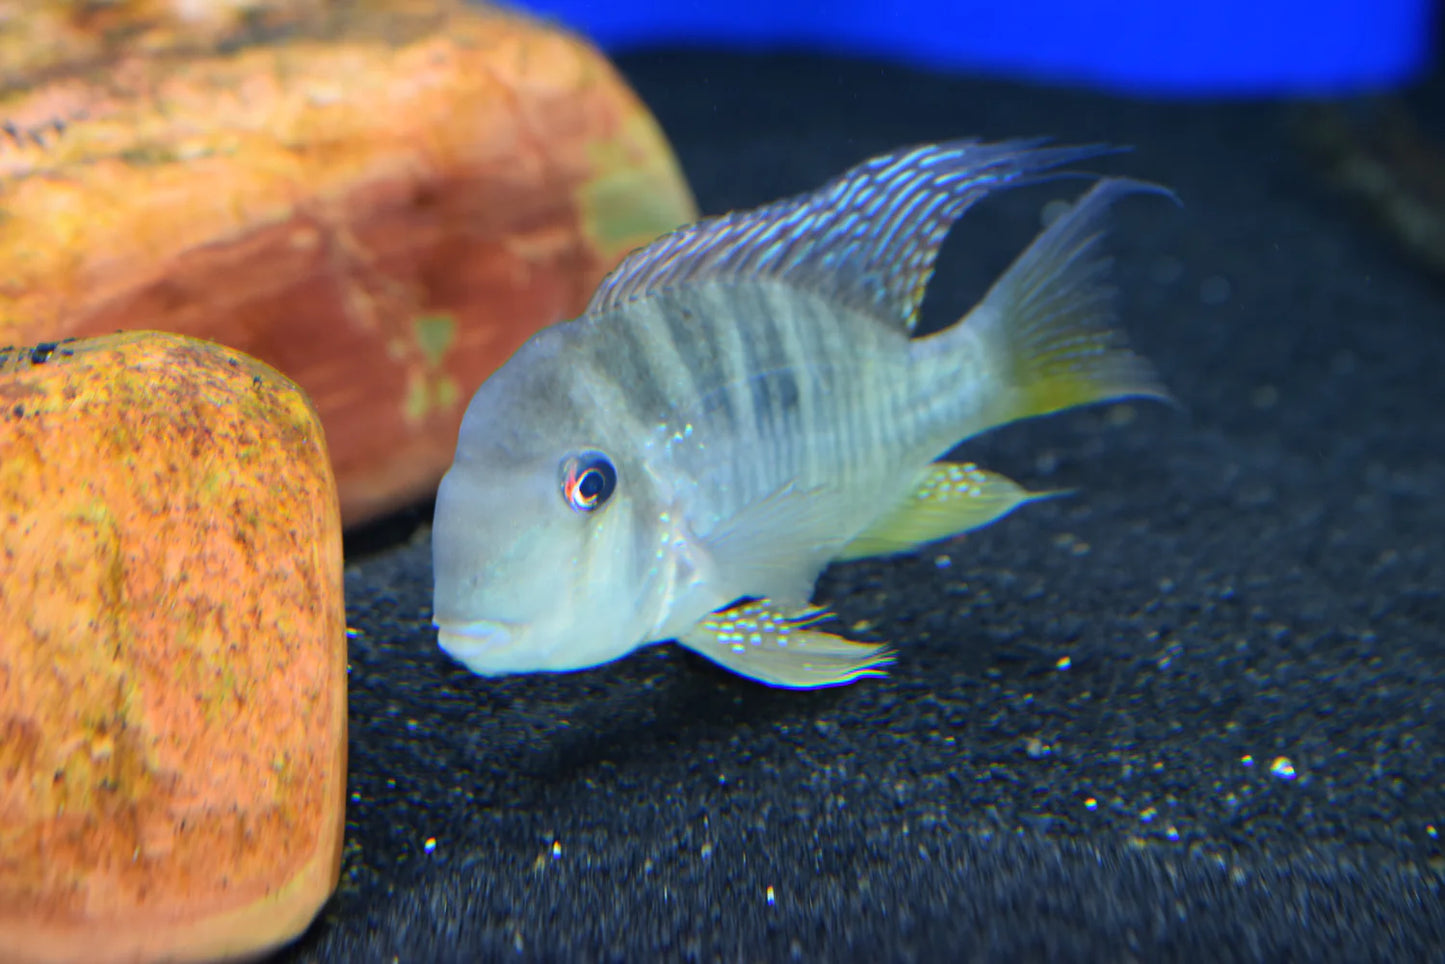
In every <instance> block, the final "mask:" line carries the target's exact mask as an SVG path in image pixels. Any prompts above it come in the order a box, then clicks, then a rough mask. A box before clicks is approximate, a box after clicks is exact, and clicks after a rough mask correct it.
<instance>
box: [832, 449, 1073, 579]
mask: <svg viewBox="0 0 1445 964" xmlns="http://www.w3.org/2000/svg"><path fill="white" fill-rule="evenodd" d="M1066 494H1067V490H1063V489H1059V490H1053V491H1048V492H1030V491H1029V490H1027V489H1025V488H1024V487H1023V486H1021V485H1019V484H1018V483H1017V482H1015V481H1014V480H1013V479H1010V478H1008V477H1007V476H1004V475H1000V474H999V473H997V472H990V471H988V470H987V469H981V468H979V467H978V466H977V465H974V464H972V463H957V462H938V463H935V464H934V465H933V466H931V467H930V469H929V471H928V473H927V474H926V475H925V476H924V477H923V479H922V481H921V482H919V484H918V485H917V486H915V487H914V489H913V491H912V492H910V493H909V494H908V496H907V498H905V499H904V500H903V502H902V503H901V504H900V505H898V506H896V507H895V508H894V509H892V510H891V511H889V512H886V513H884V514H883V515H882V516H881V517H880V518H879V519H878V520H877V521H876V522H874V523H873V525H871V526H869V527H868V528H867V529H866V530H864V531H863V532H862V533H861V534H860V535H858V536H857V537H856V538H854V539H853V541H852V542H850V543H848V545H847V546H846V547H844V549H843V552H842V554H841V555H839V556H838V558H839V559H840V560H846V559H864V558H867V557H869V556H885V555H890V554H892V553H896V552H907V551H908V550H910V549H916V548H917V547H919V546H922V545H926V544H927V543H930V542H936V541H938V540H939V539H947V538H949V537H950V536H956V535H961V534H962V533H965V532H968V531H969V530H971V529H979V528H982V527H983V526H986V525H988V524H989V523H991V522H996V521H998V520H999V519H1001V518H1003V517H1004V516H1006V515H1008V514H1009V513H1010V512H1012V511H1013V510H1014V509H1017V508H1018V507H1019V506H1021V505H1024V504H1025V503H1028V502H1035V501H1037V500H1039V499H1047V498H1053V497H1055V496H1059V495H1066Z"/></svg>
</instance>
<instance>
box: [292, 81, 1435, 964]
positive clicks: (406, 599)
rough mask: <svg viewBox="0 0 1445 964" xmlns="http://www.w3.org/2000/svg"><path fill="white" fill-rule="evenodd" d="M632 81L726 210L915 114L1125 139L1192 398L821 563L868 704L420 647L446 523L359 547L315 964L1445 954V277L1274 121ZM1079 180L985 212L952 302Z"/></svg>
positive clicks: (822, 174) (679, 654)
mask: <svg viewBox="0 0 1445 964" xmlns="http://www.w3.org/2000/svg"><path fill="white" fill-rule="evenodd" d="M621 64H622V67H623V69H624V70H625V71H626V72H627V74H628V75H629V77H630V78H631V80H632V81H633V82H634V83H635V84H636V86H637V88H638V89H639V91H640V93H641V94H642V95H643V97H644V98H645V99H646V100H647V101H648V102H649V103H650V104H651V105H652V107H653V108H654V109H655V110H656V112H657V114H658V116H659V118H660V119H661V121H662V123H663V125H664V127H665V128H666V130H667V132H668V134H669V135H670V136H671V138H672V140H673V142H674V144H675V146H676V148H677V150H678V152H679V154H680V156H681V158H682V161H683V163H684V166H685V168H686V170H687V173H688V175H689V177H690V178H691V180H692V183H693V185H694V187H695V189H696V191H697V194H698V197H699V201H700V203H701V205H702V207H703V209H704V210H705V211H708V212H716V211H719V210H722V209H725V208H728V207H735V206H750V205H752V204H755V203H758V202H762V201H766V200H771V199H773V198H775V197H778V196H781V195H784V194H788V193H792V192H794V191H797V190H801V189H805V188H809V187H813V186H815V185H816V184H818V183H820V182H821V181H823V180H824V179H826V178H827V177H829V176H831V175H833V174H835V173H837V172H839V171H840V170H842V169H843V168H845V167H847V166H848V165H850V164H852V163H853V162H855V161H858V160H860V159H862V158H863V157H865V156H868V155H870V154H873V153H876V152H878V151H882V150H885V149H889V148H892V147H896V146H899V145H902V144H906V143H911V142H917V141H923V140H935V139H945V138H951V137H958V136H966V135H982V136H986V137H990V138H999V137H1011V136H1021V135H1033V134H1047V135H1051V136H1053V137H1055V138H1057V139H1059V140H1062V141H1068V142H1076V141H1096V140H1107V141H1112V142H1117V143H1125V144H1133V145H1136V147H1137V150H1136V151H1135V152H1134V153H1133V154H1129V155H1124V156H1121V157H1117V158H1110V159H1106V160H1105V161H1103V162H1101V163H1100V164H1099V165H1098V169H1100V170H1107V171H1109V172H1117V173H1128V174H1131V175H1135V176H1140V177H1145V178H1148V179H1152V180H1158V181H1162V182H1165V183H1167V184H1169V185H1171V186H1172V187H1174V188H1176V189H1177V190H1178V191H1179V193H1180V195H1181V197H1182V199H1183V200H1184V202H1185V207H1184V208H1183V209H1182V210H1180V209H1176V208H1173V207H1172V206H1170V205H1169V204H1167V203H1165V202H1161V201H1158V200H1157V199H1153V200H1151V199H1148V198H1140V199H1134V200H1130V201H1127V202H1125V203H1124V204H1123V205H1122V206H1121V208H1120V211H1119V217H1118V218H1117V224H1118V231H1117V235H1116V242H1117V244H1116V249H1117V251H1118V253H1119V255H1120V257H1119V263H1118V268H1117V276H1118V280H1119V282H1120V286H1121V289H1122V307H1123V311H1124V317H1125V321H1126V324H1127V327H1128V328H1129V330H1130V332H1131V333H1132V335H1133V337H1134V341H1135V343H1136V345H1137V346H1139V347H1140V349H1141V350H1142V351H1143V352H1144V353H1146V354H1147V355H1149V356H1150V357H1151V358H1153V359H1154V360H1155V361H1156V362H1157V363H1158V365H1159V367H1160V368H1161V369H1162V371H1163V373H1164V376H1165V378H1166V380H1167V382H1168V384H1169V385H1170V386H1171V387H1172V388H1173V389H1174V391H1175V392H1176V393H1177V394H1178V396H1179V398H1180V399H1181V401H1182V402H1183V404H1184V407H1185V412H1184V413H1183V414H1180V413H1178V412H1172V411H1170V410H1168V409H1166V408H1163V407H1162V406H1145V405H1139V406H1132V407H1119V408H1101V409H1097V410H1092V411H1087V412H1081V413H1074V414H1070V415H1067V416H1064V417H1058V418H1055V419H1052V420H1049V421H1043V422H1035V423H1029V424H1026V425H1020V426H1016V427H1011V428H1009V429H1006V430H1004V431H1001V432H999V433H997V434H996V435H994V436H992V437H989V438H986V439H979V440H976V441H974V442H971V443H969V444H968V445H967V446H965V447H964V449H962V450H961V454H964V455H966V456H967V457H969V458H973V459H977V460H978V461H980V462H982V463H983V464H985V465H987V466H989V467H992V468H997V469H1000V470H1003V471H1007V472H1009V473H1011V474H1014V475H1015V476H1016V477H1018V478H1020V479H1021V480H1023V481H1025V482H1026V483H1029V484H1032V485H1034V486H1059V485H1062V486H1071V487H1076V488H1077V489H1078V490H1079V491H1078V494H1077V495H1075V496H1074V497H1072V498H1070V499H1067V500H1060V501H1055V502H1050V503H1043V504H1037V505H1034V506H1030V507H1028V508H1026V509H1025V510H1023V511H1022V512H1020V513H1018V514H1016V515H1014V516H1012V517H1010V518H1009V519H1006V520H1004V521H1003V522H1002V523H1000V524H999V525H996V526H994V527H993V528H991V529H988V530H986V531H984V532H982V533H979V534H977V535H975V536H971V537H969V538H967V539H966V540H962V541H959V542H957V543H953V544H950V545H948V546H946V547H942V548H939V549H937V550H934V551H929V552H927V553H924V554H923V555H921V556H919V557H917V558H906V559H901V560H894V561H890V562H865V563H855V564H849V565H846V566H837V567H834V568H833V569H832V570H830V571H829V572H828V573H827V574H826V575H825V577H824V578H823V580H822V582H821V583H820V585H819V592H818V598H819V600H820V601H824V602H826V603H827V604H828V605H830V606H831V607H833V608H834V609H835V610H836V611H838V612H839V613H840V614H841V616H842V618H843V620H844V621H845V623H846V624H847V625H849V626H855V625H858V624H863V628H862V630H861V631H862V634H863V635H865V636H866V635H868V634H869V633H871V634H872V638H884V639H889V640H891V641H893V642H895V643H896V644H897V645H898V647H899V649H900V650H901V659H900V661H899V662H898V664H897V665H896V667H895V668H894V669H893V671H892V673H891V675H890V676H889V677H888V678H887V679H884V680H870V681H864V682H862V683H859V684H856V685H853V686H851V687H846V688H841V689H837V690H831V691H825V692H820V693H808V694H798V693H789V692H781V691H775V690H769V689H767V688H765V687H761V686H758V685H756V684H753V683H750V682H748V681H746V680H743V679H739V678H735V677H732V676H729V675H727V674H726V673H724V672H723V671H721V670H718V669H716V668H714V667H713V666H711V665H710V664H708V663H706V662H705V661H703V660H702V659H699V658H696V657H694V656H692V655H690V654H687V653H684V652H683V651H680V650H678V649H675V648H671V647H662V648H657V649H652V650H648V651H644V652H642V653H639V654H636V655H634V656H632V657H630V658H628V659H626V660H623V661H621V662H619V663H616V664H613V665H611V666H608V667H604V668H602V669H598V670H595V671H592V672H586V673H579V674H571V675H565V676H550V677H549V676H537V677H522V678H512V679H506V680H500V681H489V680H485V679H480V678H476V677H473V676H470V675H468V674H467V673H466V672H465V671H463V670H462V669H460V668H458V667H456V666H454V665H453V664H451V663H450V662H449V661H448V660H447V659H446V658H445V657H444V656H443V654H441V653H440V652H439V651H438V650H437V648H436V645H435V638H434V635H433V633H432V632H431V631H430V630H429V625H428V624H429V615H430V609H429V606H430V591H431V572H430V557H429V546H428V541H427V539H428V536H427V532H426V530H425V527H423V528H422V529H420V530H418V532H417V534H416V537H415V538H414V539H413V540H412V541H411V542H410V543H408V544H405V545H402V546H399V547H393V548H391V549H388V550H386V551H384V552H379V553H373V554H370V555H368V556H366V557H365V558H362V559H360V560H359V561H357V562H356V563H355V564H354V565H353V566H352V568H351V570H350V572H349V574H348V581H347V592H348V598H349V603H348V608H349V614H350V620H351V625H352V626H353V627H355V629H357V630H358V631H359V634H358V635H357V636H356V638H355V639H354V641H353V644H352V647H353V648H352V661H351V669H352V672H351V716H352V731H351V778H350V794H351V796H350V802H349V808H350V809H349V824H348V838H349V842H348V850H347V856H346V863H345V867H344V870H343V879H342V890H341V893H340V894H339V895H338V897H337V899H336V900H335V901H334V902H333V904H332V905H331V907H329V908H328V911H327V913H326V915H325V917H324V919H323V920H322V921H321V922H319V923H318V925H317V926H316V927H315V928H313V930H312V932H311V933H310V934H309V935H308V936H307V938H306V939H305V940H304V941H303V942H302V943H301V944H300V945H299V946H298V947H297V948H296V949H294V950H293V951H292V952H289V953H288V954H287V955H286V956H285V959H287V960H294V961H321V960H325V961H345V962H370V961H377V962H383V961H392V960H400V961H403V962H445V961H471V960H490V959H502V958H505V959H508V960H512V959H534V958H535V959H546V960H568V961H570V960H578V961H585V960H625V961H650V960H708V961H711V960H726V961H734V960H736V961H760V960H790V959H792V960H805V961H844V960H857V961H888V960H947V961H955V960H959V961H962V960H969V961H972V960H988V961H993V960H997V961H1019V960H1044V959H1049V960H1065V961H1075V960H1077V961H1135V960H1138V961H1170V960H1191V961H1193V960H1198V961H1232V960H1242V961H1245V960H1247V961H1256V960H1271V961H1276V960H1278V961H1292V960H1338V961H1349V962H1361V961H1369V960H1381V961H1385V960H1389V961H1410V960H1442V959H1445V951H1442V950H1441V948H1442V946H1445V903H1442V899H1445V856H1442V843H1441V841H1440V839H1438V837H1437V833H1445V734H1442V715H1445V697H1442V695H1441V682H1442V677H1445V638H1442V632H1445V601H1442V594H1441V588H1442V587H1445V499H1442V494H1445V381H1442V378H1441V370H1442V359H1445V290H1442V288H1441V287H1440V286H1439V285H1438V284H1435V283H1432V282H1431V281H1430V280H1429V279H1428V278H1427V277H1425V276H1424V275H1422V274H1419V273H1417V272H1416V270H1415V269H1414V268H1412V267H1411V266H1410V265H1408V264H1407V263H1405V262H1404V261H1402V260H1401V259H1400V258H1399V257H1398V256H1397V254H1396V252H1395V251H1394V249H1393V248H1391V246H1390V245H1389V244H1387V243H1385V242H1383V241H1381V240H1379V239H1377V238H1376V237H1375V236H1374V235H1373V234H1372V233H1371V232H1370V231H1369V230H1368V229H1367V228H1365V227H1362V223H1361V222H1360V221H1358V220H1356V218H1354V217H1353V216H1352V215H1351V213H1350V211H1349V209H1348V207H1347V206H1345V205H1342V204H1340V203H1339V202H1337V201H1336V200H1335V199H1334V198H1332V197H1331V196H1330V195H1329V194H1327V193H1325V192H1324V191H1322V190H1321V189H1320V188H1319V187H1318V186H1317V185H1318V181H1317V179H1316V177H1315V172H1314V171H1313V170H1312V169H1311V167H1310V166H1309V162H1308V161H1307V159H1306V158H1305V156H1304V155H1302V154H1301V153H1300V152H1299V151H1298V150H1297V148H1296V146H1295V143H1294V141H1293V140H1292V139H1291V137H1290V135H1289V133H1288V129H1287V126H1286V120H1287V117H1288V112H1287V110H1286V109H1285V108H1283V107H1281V106H1279V105H1271V104H1260V105H1252V106H1245V107H1240V106H1228V107H1224V106H1200V105H1190V106H1183V105H1177V104H1144V103H1138V102H1130V101H1120V100H1114V99H1109V98H1105V97H1100V96H1096V95H1092V94H1087V93H1080V92H1070V91H1056V90H1037V89H1031V88H1026V87H1020V86H1009V85H1000V84H987V83H978V82H974V81H968V80H960V79H953V78H946V77H940V76H935V75H930V74H921V73H913V72H909V71H906V70H901V69H897V68H894V67H887V66H881V65H879V64H875V63H865V62H857V61H848V60H830V59H821V58H816V59H813V58H803V57H782V56H779V57H758V56H740V55H739V56H733V55H712V54H708V55H703V54H682V53H675V54H668V55H649V56H634V57H629V58H624V59H623V60H622V61H621ZM1079 189H1080V185H1078V184H1069V183H1067V182H1066V183H1063V184H1061V185H1055V186H1052V187H1048V188H1039V189H1028V190H1021V191H1017V192H1014V193H1011V194H1008V195H1006V196H1001V197H999V198H997V199H991V200H990V201H988V202H986V203H985V204H984V205H982V206H980V207H979V208H978V209H976V211H975V212H974V213H973V214H971V215H970V216H969V218H968V220H967V221H966V222H965V223H964V224H963V225H961V226H960V228H959V229H958V230H956V232H955V235H954V237H953V238H951V239H950V242H949V244H948V245H947V246H946V248H945V252H944V258H943V261H942V263H941V266H940V270H939V273H938V275H937V277H936V278H935V280H934V284H933V288H932V289H931V293H930V297H929V304H928V316H927V317H928V320H929V322H930V323H931V324H932V325H938V324H941V323H943V322H945V321H946V320H948V319H951V318H952V317H954V316H955V315H957V314H958V313H960V312H962V311H963V310H964V309H966V308H967V307H968V305H969V304H970V303H971V302H972V300H973V299H974V298H975V297H977V296H978V295H979V294H980V293H981V292H982V290H983V289H984V287H985V286H986V285H987V283H988V282H989V281H990V280H991V279H992V278H993V277H994V276H995V275H996V274H997V273H998V272H999V271H1000V270H1001V269H1003V268H1004V267H1005V265H1006V264H1007V263H1008V261H1009V260H1010V259H1011V258H1012V257H1013V255H1014V254H1015V253H1016V252H1017V251H1018V250H1019V249H1021V248H1022V246H1023V245H1024V244H1025V243H1026V242H1027V240H1028V239H1029V237H1030V236H1031V235H1032V234H1033V233H1034V231H1035V230H1036V229H1037V227H1038V225H1039V211H1040V206H1041V204H1042V203H1043V202H1044V201H1045V200H1047V199H1048V198H1050V197H1054V196H1059V195H1061V194H1065V195H1067V194H1068V193H1070V192H1074V191H1077V190H1079ZM870 627H871V628H870ZM1285 761H1288V764H1289V767H1292V771H1291V770H1289V769H1288V768H1287V767H1286V763H1285Z"/></svg>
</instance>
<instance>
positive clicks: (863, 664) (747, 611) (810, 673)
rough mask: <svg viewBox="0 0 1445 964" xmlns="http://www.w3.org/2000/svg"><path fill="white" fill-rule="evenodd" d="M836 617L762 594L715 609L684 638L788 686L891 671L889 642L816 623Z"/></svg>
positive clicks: (755, 675) (723, 662)
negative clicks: (778, 603) (786, 606)
mask: <svg viewBox="0 0 1445 964" xmlns="http://www.w3.org/2000/svg"><path fill="white" fill-rule="evenodd" d="M831 618H832V614H831V613H828V612H825V611H823V610H821V609H814V608H812V607H808V608H806V609H802V610H800V611H796V612H793V613H791V614H789V613H788V612H787V611H785V610H781V609H779V608H777V607H775V606H774V605H773V604H772V603H770V602H769V601H768V600H760V601H757V602H748V603H744V604H742V605H739V606H734V607H733V608H732V609H728V610H725V611H723V612H719V613H713V614H712V615H711V616H708V617H707V618H706V619H704V620H702V621H701V622H700V623H698V624H697V626H695V627H694V628H693V629H692V630H690V631H689V632H687V633H686V634H684V636H683V637H682V638H680V639H678V643H680V644H681V645H683V646H686V647H687V648H688V649H690V650H692V651H693V652H695V653H697V654H698V655H700V656H705V657H707V658H708V659H710V660H712V661H713V662H714V663H717V664H718V665H719V666H722V667H723V668H725V669H728V670H731V671H732V672H734V673H737V674H738V675H740V676H747V677H749V678H750V679H755V680H757V681H758V682H760V683H766V684H768V685H769V686H781V687H785V688H788V689H817V688H819V687H824V686H840V685H842V684H844V683H851V682H853V681H854V680H858V679H862V678H863V677H865V676H883V675H885V671H884V669H883V667H884V666H887V665H888V664H889V663H892V662H893V660H894V658H895V657H894V655H893V652H892V651H891V650H890V649H889V648H888V646H887V645H886V644H873V643H855V642H853V641H852V640H850V639H844V638H843V637H841V636H834V635H832V634H831V633H823V632H819V631H818V630H816V629H814V628H813V627H814V626H816V625H817V624H818V623H821V622H823V621H825V620H827V619H831Z"/></svg>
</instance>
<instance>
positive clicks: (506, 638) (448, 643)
mask: <svg viewBox="0 0 1445 964" xmlns="http://www.w3.org/2000/svg"><path fill="white" fill-rule="evenodd" d="M432 625H434V626H436V628H437V644H438V645H439V646H441V648H442V650H443V651H444V652H445V653H446V654H447V655H449V656H451V657H452V658H453V659H456V660H458V661H460V662H462V663H466V664H467V665H468V666H470V665H471V664H472V663H473V662H475V661H477V660H478V659H480V658H482V657H485V656H486V655H487V654H488V653H496V652H497V651H498V650H501V649H505V648H506V646H507V644H508V643H509V642H511V640H512V635H513V634H512V630H511V628H510V627H508V625H507V624H506V623H502V622H498V621H496V620H495V619H474V620H472V621H471V622H469V623H443V622H441V621H439V620H433V621H432Z"/></svg>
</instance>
